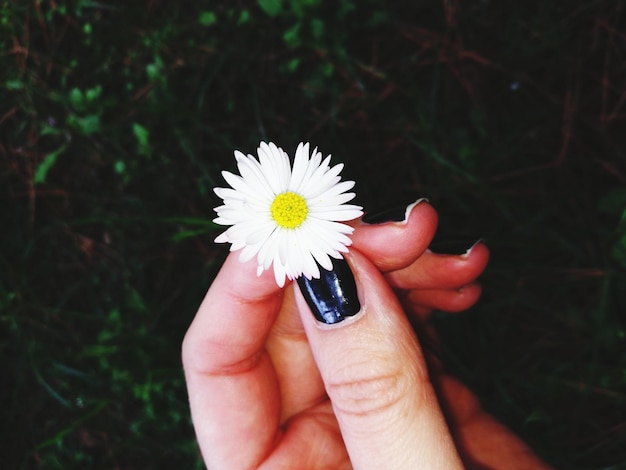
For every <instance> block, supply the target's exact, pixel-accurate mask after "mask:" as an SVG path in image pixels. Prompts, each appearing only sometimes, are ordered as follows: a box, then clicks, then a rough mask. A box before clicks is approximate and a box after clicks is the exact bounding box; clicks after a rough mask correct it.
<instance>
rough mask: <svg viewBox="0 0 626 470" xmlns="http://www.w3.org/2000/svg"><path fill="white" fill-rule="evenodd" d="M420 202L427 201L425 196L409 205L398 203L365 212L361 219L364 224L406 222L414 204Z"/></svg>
mask: <svg viewBox="0 0 626 470" xmlns="http://www.w3.org/2000/svg"><path fill="white" fill-rule="evenodd" d="M421 202H428V199H426V198H425V197H423V198H420V199H418V200H417V201H413V202H412V203H410V204H409V205H406V204H399V205H397V206H394V207H392V208H389V209H383V210H380V211H374V212H371V213H369V212H368V213H367V214H365V215H364V216H363V218H362V219H361V220H362V221H363V222H365V223H366V224H384V223H385V222H400V223H406V222H407V221H408V220H409V216H410V215H411V211H412V210H413V208H414V207H415V206H417V205H418V204H419V203H421Z"/></svg>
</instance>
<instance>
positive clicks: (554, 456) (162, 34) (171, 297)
mask: <svg viewBox="0 0 626 470" xmlns="http://www.w3.org/2000/svg"><path fill="white" fill-rule="evenodd" d="M623 10H624V3H623V2H622V1H609V0H606V1H593V2H584V1H581V0H578V1H568V2H566V1H558V0H548V1H543V2H539V1H531V2H516V3H514V4H511V3H505V2H499V3H498V2H485V1H479V0H475V1H469V2H443V1H441V0H426V1H420V2H408V1H404V2H382V1H375V0H363V1H359V2H357V1H347V2H341V6H338V5H337V4H336V3H335V2H330V1H326V2H323V1H320V0H308V1H307V0H300V1H297V0H289V1H287V0H285V1H282V2H280V1H278V0H273V1H271V0H263V1H259V2H254V1H238V2H217V3H216V2H208V1H200V2H191V3H189V4H185V5H179V4H177V3H176V2H147V1H146V2H142V1H135V2H91V1H84V0H75V1H68V0H60V1H57V2H54V3H50V2H29V1H24V2H11V1H3V2H0V40H1V42H0V54H1V57H2V67H1V68H0V93H1V94H0V103H1V104H0V162H1V164H0V227H2V229H3V230H2V235H1V237H2V238H0V328H1V330H0V331H2V332H3V334H2V336H1V338H0V360H1V361H2V370H3V371H4V375H3V380H2V382H3V385H2V386H1V387H0V399H1V402H2V404H3V406H2V415H1V416H0V421H1V422H2V423H3V424H4V426H3V430H2V436H1V438H2V442H3V445H2V448H3V449H4V452H3V462H4V464H5V465H7V468H63V469H65V468H90V467H94V466H98V467H105V468H109V467H119V468H156V467H163V468H173V467H176V468H193V467H194V466H200V463H199V460H198V455H197V449H196V447H195V443H194V439H193V432H192V429H191V426H190V422H189V415H188V409H187V402H186V392H185V388H184V383H183V378H182V373H181V368H180V360H179V349H180V342H181V340H182V337H183V335H184V332H185V330H186V328H187V326H188V324H189V322H190V321H191V319H192V317H193V315H194V313H195V309H196V308H197V306H198V304H199V302H200V300H201V298H202V295H203V293H204V291H205V290H206V288H207V287H208V285H209V284H210V282H211V279H212V276H213V275H214V274H215V272H216V270H217V269H218V267H219V265H220V263H221V260H222V259H223V257H224V256H225V253H224V247H218V246H214V245H213V243H212V239H213V237H214V235H215V233H216V228H215V227H214V226H213V224H212V223H211V219H212V217H213V212H212V208H213V207H214V206H216V205H217V202H218V201H217V200H216V198H215V196H214V195H213V193H212V188H213V187H214V186H216V185H218V184H221V176H220V174H219V172H220V170H221V169H223V168H232V167H233V166H234V159H233V157H232V151H233V150H234V149H235V148H237V149H240V150H242V151H245V152H253V151H254V149H255V148H256V146H257V145H258V142H259V141H260V140H261V139H270V140H273V141H275V142H277V143H279V144H280V145H282V146H283V147H284V148H285V149H294V148H295V146H296V144H297V143H298V142H299V141H300V140H310V141H311V142H312V143H313V144H314V145H317V146H319V148H320V149H321V150H322V151H323V152H324V153H332V154H333V155H334V157H335V158H336V159H338V160H341V161H344V162H345V163H346V171H345V173H346V177H347V178H350V179H355V180H356V181H357V188H356V190H357V194H358V198H359V202H360V203H361V204H363V205H364V206H365V208H366V209H368V208H372V207H374V206H381V205H385V204H386V203H388V202H389V201H393V200H395V199H397V198H398V197H400V196H403V195H407V194H408V195H411V196H415V197H417V196H428V197H429V198H430V200H431V202H432V203H433V205H434V206H435V207H436V208H437V209H438V211H439V213H440V217H441V226H440V233H442V234H446V233H472V234H478V235H480V236H483V237H484V238H485V239H486V240H487V243H488V245H489V246H490V248H491V249H492V252H493V257H492V262H491V265H490V268H489V269H488V271H487V273H486V274H485V276H484V297H483V300H482V301H481V302H480V304H479V305H478V306H477V307H475V308H474V309H473V310H472V311H471V312H469V313H467V314H463V315H460V316H446V315H440V316H438V318H437V320H436V321H437V324H438V326H439V327H440V329H441V334H442V338H443V339H444V344H445V345H446V349H445V359H446V361H447V363H448V365H449V368H450V369H451V370H452V371H453V372H454V373H455V374H457V375H458V376H459V377H461V378H462V379H463V380H465V381H466V382H467V383H468V384H469V385H470V386H471V387H472V388H473V389H474V390H475V391H476V392H477V393H478V394H479V396H480V397H481V399H482V400H483V402H484V403H485V405H486V407H487V408H488V409H489V410H490V411H492V412H493V413H495V414H496V415H497V416H498V417H499V418H500V419H501V420H503V421H504V422H506V423H507V424H508V425H509V426H511V427H512V428H513V429H515V431H516V432H518V433H519V434H520V435H522V436H523V437H524V438H525V439H526V440H527V441H528V442H529V443H531V445H532V446H533V447H534V448H535V449H536V451H537V452H538V453H539V454H540V455H542V456H543V457H544V458H545V459H546V460H547V461H549V462H551V463H552V464H553V465H555V466H556V467H558V468H568V469H616V468H626V450H625V449H626V426H625V424H626V325H625V324H624V320H623V312H624V311H626V290H625V289H624V286H625V285H626V271H625V268H626V212H625V210H626V184H625V183H626V156H625V154H624V149H625V148H626V133H624V128H625V127H624V124H625V122H624V121H625V116H626V114H625V113H626V104H625V103H624V102H623V84H624V79H625V76H626V69H625V67H624V63H626V57H625V55H626V52H625V49H624V41H626V32H625V31H624V30H623V29H620V24H621V23H620V21H622V22H623V16H624V14H625V13H624V11H623Z"/></svg>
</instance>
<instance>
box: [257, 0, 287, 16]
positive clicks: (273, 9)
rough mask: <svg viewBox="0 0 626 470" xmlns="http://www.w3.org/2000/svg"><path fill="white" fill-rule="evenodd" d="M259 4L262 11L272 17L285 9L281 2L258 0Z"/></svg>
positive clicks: (279, 0) (278, 0) (276, 0)
mask: <svg viewBox="0 0 626 470" xmlns="http://www.w3.org/2000/svg"><path fill="white" fill-rule="evenodd" d="M258 2H259V6H260V7H261V9H262V10H263V11H264V12H265V13H267V14H268V15H270V16H272V17H274V16H276V15H278V14H279V13H280V12H281V11H282V9H283V5H282V3H283V2H282V1H281V0H258Z"/></svg>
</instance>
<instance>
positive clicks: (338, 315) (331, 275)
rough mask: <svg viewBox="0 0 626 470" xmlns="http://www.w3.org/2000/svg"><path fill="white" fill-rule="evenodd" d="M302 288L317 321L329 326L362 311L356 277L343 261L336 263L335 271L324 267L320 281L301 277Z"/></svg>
mask: <svg viewBox="0 0 626 470" xmlns="http://www.w3.org/2000/svg"><path fill="white" fill-rule="evenodd" d="M298 286H299V287H300V291H301V292H302V295H303V296H304V299H305V300H306V303H307V304H308V306H309V308H310V309H311V311H312V312H313V315H314V316H315V319H316V320H317V321H319V322H321V323H324V324H326V325H333V324H335V323H339V322H341V321H343V320H345V319H346V318H348V317H352V316H354V315H356V314H357V313H358V312H359V310H361V303H360V302H359V297H358V296H357V292H356V282H355V280H354V275H353V274H352V271H351V270H350V266H348V263H347V262H346V260H344V259H343V258H342V259H334V260H333V270H332V271H327V270H325V269H324V268H321V267H320V278H319V279H310V280H309V279H307V278H306V277H304V276H300V277H299V278H298Z"/></svg>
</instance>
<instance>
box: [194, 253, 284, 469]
mask: <svg viewBox="0 0 626 470" xmlns="http://www.w3.org/2000/svg"><path fill="white" fill-rule="evenodd" d="M233 279H236V280H237V282H233ZM281 301H282V295H281V291H280V290H279V288H278V286H277V285H276V282H275V281H274V277H273V275H272V273H271V272H265V273H263V275H261V276H260V277H257V275H256V265H255V263H253V262H252V263H250V262H249V263H243V264H242V263H240V262H239V261H238V259H237V254H231V255H229V256H228V258H227V259H226V262H225V263H224V265H223V266H222V269H221V270H220V272H219V274H218V275H217V277H216V279H215V281H214V282H213V284H212V285H211V287H210V289H209V291H208V293H207V295H206V297H205V298H204V301H203V302H202V305H201V306H200V309H199V310H198V313H197V315H196V317H195V318H194V320H193V322H192V324H191V326H190V328H189V330H188V332H187V334H186V336H185V339H184V341H183V349H182V359H183V366H184V370H185V377H186V381H187V389H188V393H189V403H190V408H191V414H192V418H193V421H194V424H195V426H194V427H195V430H196V435H197V438H198V443H199V445H200V449H201V451H202V454H203V456H204V459H205V461H206V463H207V466H208V467H209V468H255V467H256V466H258V464H259V462H261V461H262V460H263V458H264V457H265V456H266V455H267V454H268V453H269V451H270V449H271V447H272V446H273V444H274V442H275V441H276V439H277V437H278V436H277V432H278V429H279V427H278V423H279V417H280V403H279V400H278V399H277V397H278V390H277V388H278V386H277V382H276V376H275V374H274V369H273V366H272V363H271V361H270V358H269V356H268V355H267V353H266V352H265V351H264V345H265V341H266V338H267V335H268V333H269V331H270V328H271V326H272V324H273V322H274V320H275V318H276V315H277V314H278V310H279V307H280V304H281Z"/></svg>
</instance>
